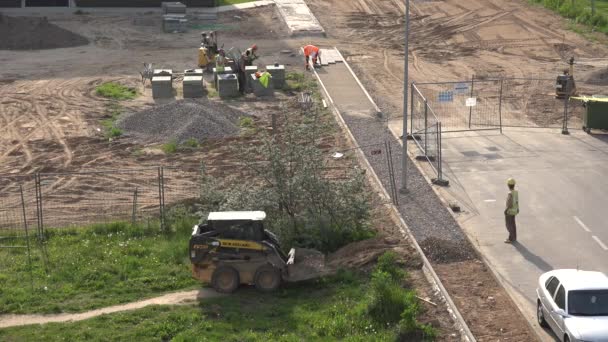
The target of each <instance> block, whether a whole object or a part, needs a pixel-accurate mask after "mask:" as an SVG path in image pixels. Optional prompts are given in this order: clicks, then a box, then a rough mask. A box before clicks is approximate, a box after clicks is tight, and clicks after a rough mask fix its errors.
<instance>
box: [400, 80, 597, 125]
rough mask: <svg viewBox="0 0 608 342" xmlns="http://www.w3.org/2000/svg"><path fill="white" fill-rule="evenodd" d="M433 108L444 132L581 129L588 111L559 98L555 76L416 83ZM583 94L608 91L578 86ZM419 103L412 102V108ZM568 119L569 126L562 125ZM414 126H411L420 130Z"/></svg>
mask: <svg viewBox="0 0 608 342" xmlns="http://www.w3.org/2000/svg"><path fill="white" fill-rule="evenodd" d="M415 87H416V89H417V90H418V91H419V92H420V94H422V95H423V97H424V99H425V101H426V102H427V104H428V106H429V107H430V108H432V109H433V110H434V113H435V114H436V116H437V118H438V120H439V121H440V122H441V124H442V128H443V132H454V131H468V130H483V129H501V128H502V127H538V128H545V127H546V128H558V127H559V128H563V127H564V126H566V127H581V125H582V120H583V119H582V117H583V111H584V108H583V107H582V105H581V104H580V103H578V102H576V101H570V102H568V107H567V112H566V108H565V106H566V100H565V99H559V98H557V97H556V93H555V79H553V78H500V79H475V78H472V79H471V80H469V81H461V82H439V83H416V84H415ZM577 89H578V92H579V93H586V94H602V93H607V92H608V87H606V86H603V85H600V84H580V85H579V84H577ZM415 101H416V100H415V99H414V98H412V102H413V104H414V105H417V104H416V103H415ZM564 120H565V122H564ZM422 126H423V125H422V124H420V123H414V118H413V117H412V127H422Z"/></svg>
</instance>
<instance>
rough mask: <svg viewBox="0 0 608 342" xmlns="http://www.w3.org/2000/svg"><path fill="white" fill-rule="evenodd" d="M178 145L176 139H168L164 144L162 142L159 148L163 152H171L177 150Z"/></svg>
mask: <svg viewBox="0 0 608 342" xmlns="http://www.w3.org/2000/svg"><path fill="white" fill-rule="evenodd" d="M178 147H179V145H178V144H177V141H175V140H172V141H169V142H168V143H166V144H163V145H162V146H161V147H160V149H161V150H163V152H165V154H172V153H175V152H177V150H178Z"/></svg>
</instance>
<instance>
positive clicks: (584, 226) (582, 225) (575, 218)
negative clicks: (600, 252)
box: [574, 216, 606, 249]
mask: <svg viewBox="0 0 608 342" xmlns="http://www.w3.org/2000/svg"><path fill="white" fill-rule="evenodd" d="M574 220H575V221H576V223H578V225H579V226H581V227H583V229H584V230H585V231H586V232H587V233H591V229H589V228H588V227H587V226H586V225H585V224H584V223H583V221H581V219H579V218H578V216H574ZM600 243H601V242H600ZM604 249H606V248H604Z"/></svg>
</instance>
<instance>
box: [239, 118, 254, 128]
mask: <svg viewBox="0 0 608 342" xmlns="http://www.w3.org/2000/svg"><path fill="white" fill-rule="evenodd" d="M239 126H240V127H241V128H253V126H254V122H253V119H252V118H251V117H249V116H241V117H240V118H239Z"/></svg>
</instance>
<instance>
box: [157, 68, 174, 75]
mask: <svg viewBox="0 0 608 342" xmlns="http://www.w3.org/2000/svg"><path fill="white" fill-rule="evenodd" d="M172 75H173V70H171V69H154V72H153V76H172Z"/></svg>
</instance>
